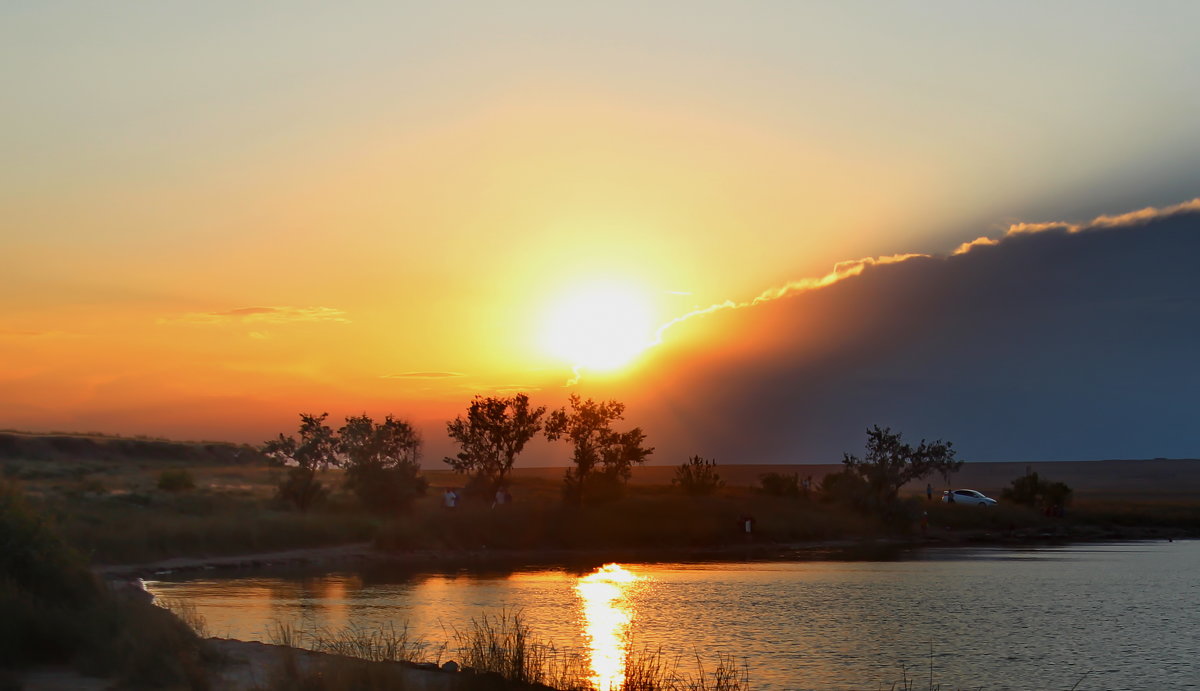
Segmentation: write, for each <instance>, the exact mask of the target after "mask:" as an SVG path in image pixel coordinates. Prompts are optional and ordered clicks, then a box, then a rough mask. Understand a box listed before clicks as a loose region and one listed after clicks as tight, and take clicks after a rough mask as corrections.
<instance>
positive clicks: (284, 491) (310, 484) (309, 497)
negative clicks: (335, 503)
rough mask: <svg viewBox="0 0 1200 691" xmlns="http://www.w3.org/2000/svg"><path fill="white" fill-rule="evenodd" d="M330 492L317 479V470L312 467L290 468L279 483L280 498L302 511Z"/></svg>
mask: <svg viewBox="0 0 1200 691" xmlns="http://www.w3.org/2000/svg"><path fill="white" fill-rule="evenodd" d="M328 494H329V489H328V488H327V487H325V484H324V483H322V482H321V481H320V480H318V479H317V471H315V470H313V469H312V468H303V467H300V466H297V467H293V468H288V472H287V475H286V476H285V477H284V480H283V482H281V483H279V499H280V500H281V501H283V502H284V503H287V504H291V505H292V506H295V507H296V508H298V509H300V510H301V511H307V510H308V509H309V507H310V506H312V505H313V504H316V503H317V502H318V501H320V500H321V499H324V498H325V496H326V495H328Z"/></svg>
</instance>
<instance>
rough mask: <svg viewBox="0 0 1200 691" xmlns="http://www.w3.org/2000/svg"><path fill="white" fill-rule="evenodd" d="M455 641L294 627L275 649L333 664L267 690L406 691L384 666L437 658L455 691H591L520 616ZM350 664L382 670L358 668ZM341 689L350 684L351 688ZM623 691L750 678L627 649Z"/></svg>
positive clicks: (283, 629) (707, 688)
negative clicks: (447, 668)
mask: <svg viewBox="0 0 1200 691" xmlns="http://www.w3.org/2000/svg"><path fill="white" fill-rule="evenodd" d="M451 636H452V639H453V640H452V641H451V643H450V644H448V645H443V646H441V647H439V648H436V649H431V648H429V647H428V646H425V645H424V643H420V644H418V645H413V644H412V643H411V641H409V640H408V638H407V630H406V629H400V630H399V631H397V630H396V629H394V628H384V629H382V630H375V631H372V630H368V629H363V628H348V629H343V630H341V631H337V632H329V631H322V630H318V631H312V632H306V631H301V630H298V629H296V628H294V627H290V626H277V627H276V628H275V629H274V630H273V631H272V632H271V641H272V643H274V644H276V645H283V646H288V647H289V648H302V649H308V650H312V651H316V652H322V653H329V654H332V655H334V656H337V657H328V658H325V659H322V660H320V661H318V662H316V663H315V664H309V665H307V666H304V665H301V664H299V663H298V660H297V658H296V656H295V655H294V654H292V655H285V657H284V658H283V660H282V664H281V665H280V668H279V669H278V670H276V673H275V675H274V677H273V678H272V680H271V681H270V682H269V683H268V685H267V687H266V688H268V689H295V688H304V689H345V688H355V689H387V688H404V685H403V680H402V677H401V675H399V674H398V671H399V670H397V669H396V668H394V667H388V666H379V665H378V663H394V662H420V661H421V659H422V657H426V659H428V656H429V655H430V654H435V655H436V657H435V658H434V659H435V660H436V663H435V664H441V662H442V657H443V656H450V657H453V658H454V659H453V660H451V661H449V662H452V663H453V667H454V668H456V669H460V670H462V672H460V675H461V676H460V677H459V679H458V680H457V681H458V685H457V686H456V688H461V689H464V691H472V690H483V689H547V690H548V689H557V690H558V691H593V689H594V688H595V687H594V686H593V683H592V680H591V670H590V669H589V667H588V664H587V660H586V658H585V657H584V656H583V655H581V654H580V653H577V652H574V651H569V650H562V649H559V648H557V647H555V646H554V645H553V644H551V643H549V642H547V641H544V640H542V639H540V638H538V637H537V636H536V635H535V634H534V633H533V632H532V631H531V630H530V628H529V626H528V625H527V624H526V623H525V621H524V618H523V617H522V615H521V613H520V612H509V611H502V612H500V613H499V614H486V613H485V614H483V615H481V616H480V617H477V618H472V619H471V623H470V624H469V626H468V627H467V628H465V629H462V630H459V629H455V630H453V631H452V632H451ZM342 656H349V657H353V658H357V659H359V660H364V661H370V662H374V663H377V664H376V665H375V666H374V668H372V666H370V665H364V664H361V663H360V664H356V663H355V661H354V660H349V659H347V658H346V657H342ZM334 680H336V683H344V682H348V683H349V685H348V686H338V685H335V682H334ZM621 688H623V689H627V690H629V691H639V690H640V691H741V690H742V689H748V688H750V683H749V670H748V669H747V667H746V665H745V663H740V662H738V661H737V660H736V659H735V658H734V657H733V656H731V655H725V654H718V655H716V656H715V660H714V661H713V662H712V663H706V661H705V659H704V658H703V656H701V655H700V654H699V653H697V654H696V656H695V671H694V672H693V671H691V670H688V669H687V668H686V666H685V665H684V664H683V660H682V659H681V658H678V657H668V656H666V655H664V654H663V653H662V651H661V650H649V649H638V648H636V647H635V646H634V645H632V643H630V644H629V645H628V646H627V653H626V657H625V676H624V680H623V684H622V686H621Z"/></svg>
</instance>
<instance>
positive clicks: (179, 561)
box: [92, 526, 1198, 582]
mask: <svg viewBox="0 0 1200 691" xmlns="http://www.w3.org/2000/svg"><path fill="white" fill-rule="evenodd" d="M1197 537H1198V536H1196V535H1194V534H1191V533H1190V532H1189V531H1187V530H1182V529H1179V528H1173V527H1158V526H1146V527H1138V528H1121V529H1115V528H1114V529H1108V530H1094V531H1086V532H1081V531H1078V530H1063V529H1062V527H1060V528H1059V529H1058V530H1056V531H1019V530H1018V531H1011V532H1006V533H998V532H995V531H983V530H978V531H932V532H931V533H930V534H929V535H925V536H906V537H872V538H842V539H836V540H817V541H805V542H790V543H774V542H765V541H764V542H748V543H741V544H724V545H710V546H702V547H685V546H675V547H604V548H588V549H564V548H539V549H489V548H487V547H485V546H484V547H479V548H475V549H453V550H452V549H443V550H414V551H388V550H381V549H378V548H376V547H374V546H373V545H372V544H371V543H368V542H357V543H349V544H342V545H333V546H328V547H307V548H298V549H291V550H281V551H274V552H255V553H247V554H234V555H224V556H201V557H172V558H169V559H162V560H158V561H153V562H143V563H135V564H102V565H96V566H94V567H93V569H92V570H93V572H94V573H96V574H97V575H98V576H100V577H101V578H103V579H104V580H106V581H109V582H113V581H117V582H119V581H127V582H128V581H133V580H135V579H147V578H150V577H154V576H170V575H174V574H195V573H202V572H217V571H221V572H226V571H252V570H259V569H275V568H312V567H338V566H346V565H350V564H360V565H372V566H374V565H384V564H386V565H395V566H402V567H413V568H422V567H428V568H438V567H440V568H468V567H472V566H497V565H508V566H516V565H519V566H526V565H528V566H534V565H570V564H580V565H582V564H602V563H607V562H632V561H640V562H664V561H714V560H745V561H751V560H753V561H761V560H797V559H801V560H803V559H810V560H823V559H829V558H831V557H832V558H837V557H845V558H851V559H855V560H857V559H862V558H870V557H871V556H876V557H877V556H879V555H880V554H881V553H887V552H893V553H894V552H899V551H907V550H919V549H924V548H947V547H948V548H960V547H965V548H969V547H989V546H992V547H1004V546H1009V547H1021V546H1064V545H1071V544H1084V543H1101V542H1143V541H1158V540H1185V539H1197Z"/></svg>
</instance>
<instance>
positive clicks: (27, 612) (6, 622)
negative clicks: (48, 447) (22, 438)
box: [0, 480, 206, 688]
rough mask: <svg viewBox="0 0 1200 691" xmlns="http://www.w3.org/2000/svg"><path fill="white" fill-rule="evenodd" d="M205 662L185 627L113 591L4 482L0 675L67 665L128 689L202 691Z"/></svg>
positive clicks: (0, 492) (0, 484)
mask: <svg viewBox="0 0 1200 691" xmlns="http://www.w3.org/2000/svg"><path fill="white" fill-rule="evenodd" d="M202 656H203V650H202V648H201V646H200V644H199V639H198V638H197V636H196V635H195V634H194V633H193V632H192V631H191V630H190V629H188V628H187V626H186V625H184V624H183V623H181V622H180V621H179V620H178V619H176V618H175V617H173V616H171V615H170V614H169V613H167V612H166V611H164V610H162V609H159V608H157V607H154V606H153V605H151V604H149V603H148V602H145V601H144V600H142V599H137V598H129V597H123V596H120V595H118V594H115V593H113V592H110V591H109V590H108V589H107V588H106V587H105V586H104V585H103V584H101V583H100V582H99V581H98V580H97V579H96V578H95V577H94V576H93V575H92V573H91V571H90V570H89V569H88V566H87V562H86V560H85V559H84V558H83V557H82V556H81V555H80V554H79V553H78V552H77V551H75V550H74V549H73V548H71V547H70V546H69V545H68V544H67V543H66V542H65V541H64V540H63V539H62V538H61V537H60V536H59V534H58V531H57V530H56V529H55V528H54V526H53V525H52V524H51V523H50V521H49V520H48V519H47V517H46V516H44V515H43V514H41V513H40V512H38V511H37V510H35V509H34V508H33V507H31V506H30V505H29V504H28V502H27V501H26V500H25V497H24V494H23V492H22V491H21V490H20V488H19V487H17V486H16V484H15V483H13V482H11V481H8V480H0V670H9V671H12V670H14V669H19V668H20V667H23V666H28V665H34V664H64V663H66V664H69V665H70V666H72V667H74V668H75V669H77V670H79V671H81V672H84V673H87V674H92V675H100V676H105V677H108V678H113V679H116V680H118V682H119V683H120V684H122V685H134V686H143V687H166V686H172V687H178V686H184V685H186V686H189V687H191V688H203V687H204V686H205V683H206V682H205V674H204V670H203V665H202Z"/></svg>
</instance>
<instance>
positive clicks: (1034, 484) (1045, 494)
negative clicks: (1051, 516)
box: [1000, 473, 1072, 509]
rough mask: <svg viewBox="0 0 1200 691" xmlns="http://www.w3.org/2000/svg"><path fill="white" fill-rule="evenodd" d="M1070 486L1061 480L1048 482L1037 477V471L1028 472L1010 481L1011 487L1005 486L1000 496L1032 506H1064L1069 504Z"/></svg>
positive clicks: (1015, 502) (1045, 507)
mask: <svg viewBox="0 0 1200 691" xmlns="http://www.w3.org/2000/svg"><path fill="white" fill-rule="evenodd" d="M1071 494H1072V492H1071V488H1070V487H1068V486H1067V485H1066V484H1065V483H1062V482H1049V481H1047V480H1042V479H1041V478H1039V477H1038V474H1037V473H1029V474H1026V475H1022V476H1021V477H1019V478H1017V479H1015V480H1013V481H1012V486H1011V487H1005V488H1004V491H1003V492H1002V493H1001V494H1000V496H1001V498H1003V499H1006V500H1008V501H1011V502H1013V503H1014V504H1020V505H1022V506H1032V507H1034V508H1042V509H1047V508H1054V507H1059V508H1062V507H1066V506H1069V505H1070V504H1071Z"/></svg>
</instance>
